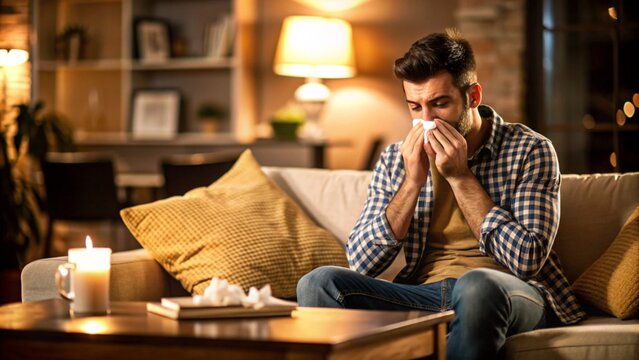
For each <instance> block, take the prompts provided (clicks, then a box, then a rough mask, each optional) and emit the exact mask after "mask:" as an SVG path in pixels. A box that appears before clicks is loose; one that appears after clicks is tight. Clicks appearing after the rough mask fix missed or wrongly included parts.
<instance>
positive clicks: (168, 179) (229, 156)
mask: <svg viewBox="0 0 639 360" xmlns="http://www.w3.org/2000/svg"><path fill="white" fill-rule="evenodd" d="M240 154H241V153H240V152H215V153H206V154H180V155H172V156H168V157H165V158H163V159H162V160H161V163H162V174H163V175H164V195H165V196H166V197H170V196H176V195H183V194H184V193H185V192H187V191H189V190H191V189H194V188H196V187H200V186H208V185H210V184H211V183H212V182H214V181H215V180H217V179H219V178H220V177H221V176H222V175H224V174H225V173H226V172H227V171H228V170H229V169H230V168H231V167H232V166H233V164H235V161H236V160H237V159H238V158H239V156H240Z"/></svg>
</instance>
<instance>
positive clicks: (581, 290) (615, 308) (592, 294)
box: [573, 207, 639, 319]
mask: <svg viewBox="0 0 639 360" xmlns="http://www.w3.org/2000/svg"><path fill="white" fill-rule="evenodd" d="M573 289H574V290H575V293H576V294H577V296H579V297H580V298H581V299H582V300H583V301H584V302H587V303H589V304H591V305H593V306H594V307H596V308H597V309H599V310H602V311H605V312H607V313H609V314H611V315H614V316H616V317H618V318H619V319H629V318H632V317H634V316H636V315H637V314H638V313H639V207H637V208H636V209H635V211H634V212H633V213H632V214H631V215H630V217H629V218H628V220H627V221H626V223H625V224H624V226H623V228H622V229H621V231H620V232H619V234H618V235H617V237H616V238H615V240H614V241H613V242H612V244H611V245H610V247H608V249H607V250H606V251H605V252H604V253H603V254H602V255H601V256H600V257H599V259H597V261H595V262H594V263H593V264H592V265H591V266H590V267H589V268H588V269H587V270H586V271H584V273H583V274H581V276H579V278H578V279H577V281H575V283H574V284H573Z"/></svg>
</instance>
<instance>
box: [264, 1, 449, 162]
mask: <svg viewBox="0 0 639 360" xmlns="http://www.w3.org/2000/svg"><path fill="white" fill-rule="evenodd" d="M455 7H456V2H455V1H436V0H399V1H393V0H369V1H367V2H364V3H363V4H361V5H359V6H357V7H355V8H353V9H350V10H345V11H342V12H337V13H333V14H331V13H327V12H322V11H319V10H316V9H313V8H312V7H309V6H306V5H303V4H301V3H298V2H296V1H293V0H268V1H260V8H259V14H258V24H257V34H258V35H257V43H258V44H259V45H258V46H259V48H258V51H257V53H258V54H259V59H258V62H257V64H258V69H257V74H258V79H257V80H258V81H257V84H258V114H259V115H258V116H259V120H260V121H268V119H269V117H270V116H271V115H272V114H273V113H274V112H275V111H276V110H277V109H278V108H279V107H280V106H283V105H284V104H286V102H287V101H288V100H289V99H291V98H292V97H293V93H294V91H295V89H296V88H297V87H298V86H300V85H301V84H302V83H303V81H304V80H303V79H301V78H291V77H283V76H279V75H276V74H275V73H274V72H273V69H272V68H273V56H274V54H275V48H276V45H277V39H278V36H279V31H280V26H281V23H282V20H283V19H284V17H286V16H289V15H321V16H334V17H339V18H343V19H345V20H348V21H349V22H351V25H352V27H353V41H354V45H355V56H356V62H357V66H358V75H357V76H356V77H354V78H352V79H339V80H328V81H327V82H326V83H327V85H328V86H329V88H330V89H331V91H332V94H333V95H332V97H331V99H330V100H329V102H328V103H327V104H326V106H325V108H324V112H323V114H322V124H323V126H324V128H325V130H326V132H327V136H328V138H329V140H344V139H346V140H348V141H350V143H351V144H350V146H346V147H335V148H332V149H331V150H329V152H328V156H327V163H328V166H329V167H330V168H349V169H353V168H360V167H361V166H362V165H363V163H364V162H365V159H366V153H367V151H368V147H369V146H370V142H371V139H372V138H374V137H376V136H383V137H384V139H385V141H386V143H390V142H393V141H398V140H400V139H402V138H403V137H404V136H405V134H406V133H407V132H408V130H409V129H410V126H411V120H410V115H409V113H408V108H407V106H406V103H405V100H404V97H403V93H402V90H401V85H400V83H399V81H398V80H396V79H395V78H394V77H393V71H392V69H393V63H394V61H395V59H396V58H398V57H400V56H402V55H403V54H404V53H405V52H406V50H408V48H409V47H410V45H411V44H412V43H413V42H414V41H415V40H417V39H419V38H421V37H423V36H425V35H427V34H429V33H431V32H435V31H441V30H442V29H444V28H446V27H449V26H452V25H454V17H453V14H454V11H455Z"/></svg>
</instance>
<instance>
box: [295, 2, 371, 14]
mask: <svg viewBox="0 0 639 360" xmlns="http://www.w3.org/2000/svg"><path fill="white" fill-rule="evenodd" d="M367 1H368V0H297V2H299V3H302V4H305V5H308V6H310V7H312V8H315V9H317V10H323V11H329V12H338V11H345V10H348V9H352V8H354V7H357V6H359V5H361V4H363V3H365V2H367Z"/></svg>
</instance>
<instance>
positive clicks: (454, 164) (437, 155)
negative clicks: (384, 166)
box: [425, 119, 495, 240]
mask: <svg viewBox="0 0 639 360" xmlns="http://www.w3.org/2000/svg"><path fill="white" fill-rule="evenodd" d="M435 123H436V124H437V128H435V129H433V130H431V131H430V132H429V134H428V144H426V146H425V149H426V153H427V154H428V156H429V157H430V158H431V161H433V160H434V161H435V166H437V170H438V171H439V173H440V174H442V176H443V177H444V178H446V181H448V183H449V184H450V187H451V189H452V190H453V194H455V199H456V200H457V204H458V205H459V208H460V209H461V211H462V213H463V214H464V218H466V221H467V222H468V227H469V228H470V230H471V231H472V232H473V235H474V236H475V238H476V239H477V240H479V239H481V233H480V228H481V224H482V222H483V221H484V218H485V217H486V214H488V211H490V209H491V208H492V207H493V206H495V203H493V201H492V200H491V199H490V196H488V193H487V192H486V190H485V189H484V188H483V187H482V186H481V184H480V183H479V181H478V180H477V178H475V176H474V175H473V173H472V172H471V171H470V169H469V168H468V150H467V149H468V145H467V144H466V139H464V137H463V136H462V135H461V134H460V133H459V132H458V131H457V130H455V129H454V128H453V127H452V126H451V125H449V124H448V123H446V122H445V121H443V120H439V119H435Z"/></svg>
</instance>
